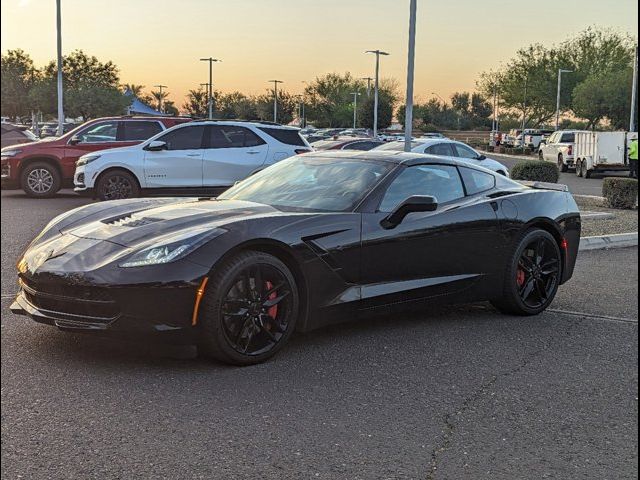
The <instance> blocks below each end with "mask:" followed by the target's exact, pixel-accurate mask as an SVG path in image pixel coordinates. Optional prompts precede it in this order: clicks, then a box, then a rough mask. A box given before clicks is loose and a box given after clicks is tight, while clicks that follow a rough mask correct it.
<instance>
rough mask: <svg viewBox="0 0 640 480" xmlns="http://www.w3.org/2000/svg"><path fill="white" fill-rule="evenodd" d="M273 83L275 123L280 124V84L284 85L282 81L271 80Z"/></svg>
mask: <svg viewBox="0 0 640 480" xmlns="http://www.w3.org/2000/svg"><path fill="white" fill-rule="evenodd" d="M269 82H270V83H273V123H278V84H279V83H284V82H283V81H282V80H269Z"/></svg>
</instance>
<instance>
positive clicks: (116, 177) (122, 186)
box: [96, 170, 140, 201]
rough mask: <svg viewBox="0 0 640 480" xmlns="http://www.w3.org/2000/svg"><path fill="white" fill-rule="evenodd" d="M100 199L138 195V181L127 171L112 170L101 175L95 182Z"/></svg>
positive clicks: (118, 198) (115, 198) (116, 198)
mask: <svg viewBox="0 0 640 480" xmlns="http://www.w3.org/2000/svg"><path fill="white" fill-rule="evenodd" d="M96 193H97V197H98V199H100V200H103V201H105V200H123V199H125V198H136V197H138V196H140V187H139V186H138V182H137V181H136V179H135V178H134V176H133V175H131V174H130V173H129V172H125V171H124V170H112V171H110V172H107V173H105V174H104V175H102V176H101V177H100V178H99V179H98V182H97V184H96Z"/></svg>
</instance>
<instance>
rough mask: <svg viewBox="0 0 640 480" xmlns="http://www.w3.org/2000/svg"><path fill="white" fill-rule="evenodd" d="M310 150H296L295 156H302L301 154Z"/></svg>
mask: <svg viewBox="0 0 640 480" xmlns="http://www.w3.org/2000/svg"><path fill="white" fill-rule="evenodd" d="M310 151H311V150H309V149H307V148H299V149H297V150H296V155H302V154H303V153H309V152H310Z"/></svg>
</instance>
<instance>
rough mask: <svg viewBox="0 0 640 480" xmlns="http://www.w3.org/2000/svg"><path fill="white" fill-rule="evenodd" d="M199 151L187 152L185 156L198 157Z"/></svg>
mask: <svg viewBox="0 0 640 480" xmlns="http://www.w3.org/2000/svg"><path fill="white" fill-rule="evenodd" d="M200 155H202V154H201V153H187V157H199V156H200Z"/></svg>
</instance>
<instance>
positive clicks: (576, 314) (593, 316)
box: [547, 308, 638, 323]
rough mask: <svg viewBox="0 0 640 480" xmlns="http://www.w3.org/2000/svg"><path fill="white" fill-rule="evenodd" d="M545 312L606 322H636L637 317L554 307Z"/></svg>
mask: <svg viewBox="0 0 640 480" xmlns="http://www.w3.org/2000/svg"><path fill="white" fill-rule="evenodd" d="M547 312H549V313H558V314H560V315H570V316H572V317H583V318H591V319H594V320H604V321H608V322H621V323H638V319H637V318H623V317H612V316H609V315H598V314H595V313H587V312H574V311H572V310H560V309H556V308H550V309H548V310H547Z"/></svg>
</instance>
